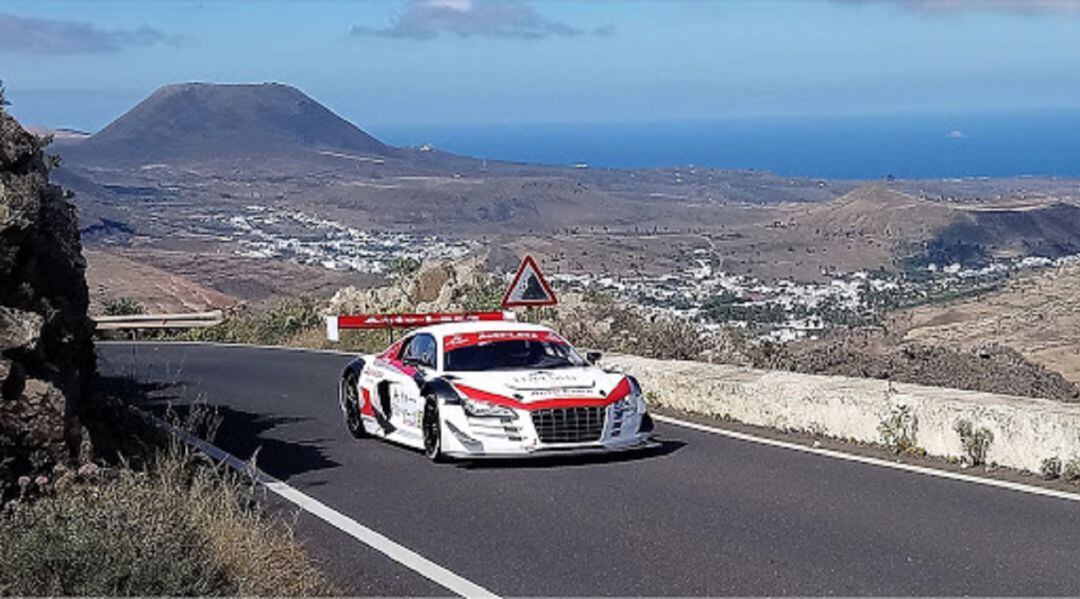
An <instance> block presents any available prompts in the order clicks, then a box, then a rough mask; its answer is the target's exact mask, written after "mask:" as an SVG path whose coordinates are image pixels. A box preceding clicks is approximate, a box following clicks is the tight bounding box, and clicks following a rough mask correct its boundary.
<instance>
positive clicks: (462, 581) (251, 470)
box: [155, 417, 499, 598]
mask: <svg viewBox="0 0 1080 599" xmlns="http://www.w3.org/2000/svg"><path fill="white" fill-rule="evenodd" d="M155 420H157V421H158V423H159V425H161V426H163V427H164V428H166V429H168V430H169V431H171V432H172V433H173V434H175V435H177V436H179V437H180V439H182V440H183V441H184V443H187V444H188V445H190V446H191V447H193V448H195V449H196V450H198V451H201V452H202V453H204V454H206V455H207V456H209V457H211V458H213V459H215V460H217V461H219V462H221V463H223V464H226V465H228V466H229V467H230V468H232V469H233V470H236V471H238V472H241V473H244V474H246V475H248V476H250V477H251V478H252V479H253V480H255V481H256V482H257V483H259V484H261V485H263V486H264V487H266V488H267V489H269V490H270V492H272V493H274V494H275V495H277V496H278V497H281V498H282V499H284V500H285V501H288V502H289V503H291V504H293V505H295V506H297V507H299V508H300V509H302V510H304V511H305V512H307V513H309V514H311V515H312V516H315V517H316V518H318V519H320V520H322V521H323V522H326V523H327V524H329V525H331V526H333V527H334V528H336V529H338V530H340V531H341V532H344V533H345V534H347V535H349V536H350V537H352V538H354V539H356V540H357V541H360V542H361V543H363V544H364V545H367V546H368V547H370V548H372V549H374V550H375V551H378V552H379V553H381V554H383V555H385V556H386V557H388V558H390V559H391V560H393V561H395V562H397V563H399V564H401V565H402V566H405V567H406V568H408V569H409V570H412V571H413V572H416V573H417V574H419V575H420V576H423V577H424V578H427V579H428V580H430V581H432V582H434V583H435V584H437V585H439V586H441V587H443V588H444V589H446V590H448V591H450V592H452V593H455V594H457V595H460V596H462V597H485V598H497V597H499V595H496V594H495V593H493V592H491V591H489V590H487V589H485V588H484V587H482V586H480V585H478V584H476V583H475V582H472V581H471V580H468V579H467V578H464V577H462V576H460V575H458V574H455V573H454V572H452V571H450V570H449V569H447V568H445V567H443V566H440V565H439V564H436V563H435V562H433V561H431V560H429V559H428V558H426V557H424V556H422V555H420V554H419V553H417V552H415V551H413V550H412V549H409V548H408V547H405V546H404V545H402V544H400V543H397V542H395V541H394V540H392V539H390V538H389V537H387V536H386V535H384V534H382V533H380V532H378V531H376V530H373V529H371V528H368V527H366V526H364V525H363V524H360V523H359V522H357V521H356V520H353V519H352V518H350V517H348V516H346V515H345V514H342V513H341V512H339V511H337V510H335V509H334V508H332V507H330V506H328V505H326V504H325V503H323V502H321V501H319V500H318V499H315V498H314V497H311V496H310V495H307V494H305V493H303V492H302V491H300V490H298V489H296V488H294V487H292V486H290V485H289V484H288V483H286V482H284V481H281V480H279V479H277V478H275V477H273V476H271V475H269V474H267V473H265V472H263V471H262V470H260V469H259V468H257V467H255V466H254V465H253V464H249V463H246V462H244V461H242V460H241V459H240V458H238V457H236V456H234V455H233V454H231V453H229V452H227V451H225V450H224V449H221V448H220V447H218V446H216V445H214V444H212V443H210V442H209V441H206V440H204V439H200V438H199V437H196V436H195V435H193V434H191V433H189V432H188V431H185V430H182V429H179V428H177V427H175V426H172V425H170V424H168V423H166V422H164V421H162V420H160V419H157V418H156V417H155Z"/></svg>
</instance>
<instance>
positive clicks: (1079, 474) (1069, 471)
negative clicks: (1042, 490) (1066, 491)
mask: <svg viewBox="0 0 1080 599" xmlns="http://www.w3.org/2000/svg"><path fill="white" fill-rule="evenodd" d="M1061 478H1063V479H1065V480H1067V481H1069V482H1071V483H1078V482H1080V458H1073V459H1071V460H1069V461H1068V462H1065V466H1064V467H1063V468H1062V469H1061Z"/></svg>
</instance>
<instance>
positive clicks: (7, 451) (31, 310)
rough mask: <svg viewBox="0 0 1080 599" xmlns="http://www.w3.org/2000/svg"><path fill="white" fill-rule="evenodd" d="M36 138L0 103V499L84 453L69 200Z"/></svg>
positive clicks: (87, 357)
mask: <svg viewBox="0 0 1080 599" xmlns="http://www.w3.org/2000/svg"><path fill="white" fill-rule="evenodd" d="M46 161H47V157H46V156H45V154H44V152H43V151H42V144H41V142H40V140H39V139H38V138H37V137H35V136H33V135H31V134H29V133H27V132H26V131H25V130H23V128H22V127H21V126H19V124H18V122H16V121H15V119H14V118H12V117H11V116H10V115H8V114H7V113H5V112H4V111H3V110H2V109H0V500H2V499H4V498H6V497H10V496H11V495H12V494H13V493H14V492H15V490H16V484H17V483H16V481H17V480H18V478H19V477H21V476H27V475H34V474H40V473H45V472H48V471H51V470H52V468H53V467H55V466H56V465H57V464H65V463H71V462H76V461H79V460H86V459H89V454H90V441H89V435H88V434H87V433H86V432H85V429H84V428H83V427H82V425H81V424H80V423H79V418H78V414H79V412H80V410H81V409H82V408H83V407H84V404H85V403H86V402H88V401H89V400H90V397H91V393H92V388H93V384H94V378H95V373H96V362H95V357H94V349H93V343H92V340H91V334H92V332H93V328H92V324H91V322H90V321H89V320H88V318H87V315H86V310H87V304H88V295H87V288H86V279H85V277H84V271H85V269H86V263H85V262H84V260H83V258H82V253H81V252H82V247H81V244H80V242H79V231H78V227H77V221H76V215H75V207H74V206H73V205H72V204H71V203H70V202H69V201H68V200H67V199H66V198H65V196H64V192H63V190H61V189H60V188H59V187H56V186H54V185H50V184H49V181H48V177H49V172H48V165H47V162H46Z"/></svg>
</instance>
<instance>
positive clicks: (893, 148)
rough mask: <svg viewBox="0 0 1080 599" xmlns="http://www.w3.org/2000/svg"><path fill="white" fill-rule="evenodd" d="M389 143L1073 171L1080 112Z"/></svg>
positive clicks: (809, 167)
mask: <svg viewBox="0 0 1080 599" xmlns="http://www.w3.org/2000/svg"><path fill="white" fill-rule="evenodd" d="M366 128H367V129H368V130H369V131H370V132H371V133H373V134H374V135H375V136H376V137H379V138H381V139H382V140H384V141H386V142H388V143H391V144H394V145H407V146H419V145H422V144H425V143H427V144H431V145H433V146H435V147H437V148H439V149H443V150H447V151H450V152H455V153H458V154H465V155H469V156H476V157H484V158H491V159H501V160H514V161H522V162H530V163H540V164H555V165H570V164H575V163H587V164H589V165H590V166H594V167H665V166H682V165H691V164H692V165H697V166H710V167H715V168H725V169H754V170H765V171H771V172H775V173H780V174H784V175H791V176H804V177H822V178H835V179H871V178H880V177H885V176H889V175H892V176H894V177H898V178H945V177H980V176H982V177H1008V176H1019V175H1054V176H1065V177H1068V176H1080V110H1076V109H1073V110H1055V111H1042V112H1037V113H994V114H968V115H958V114H948V115H904V116H858V117H830V118H802V119H799V118H774V119H766V118H755V119H732V120H714V121H671V122H646V123H643V122H635V123H534V124H528V123H524V124H499V125H477V124H460V125H445V124H408V125H402V124H393V125H390V124H387V125H381V126H380V125H371V126H368V127H366Z"/></svg>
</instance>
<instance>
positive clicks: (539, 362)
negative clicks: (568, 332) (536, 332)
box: [445, 340, 586, 372]
mask: <svg viewBox="0 0 1080 599" xmlns="http://www.w3.org/2000/svg"><path fill="white" fill-rule="evenodd" d="M445 358H446V360H445V363H446V370H449V371H459V372H460V371H465V372H475V371H480V370H533V369H548V368H571V367H575V366H585V365H586V363H585V360H583V359H582V358H581V356H579V355H578V354H577V352H575V351H574V349H573V348H572V347H570V346H569V345H567V344H566V343H562V342H558V341H532V340H507V341H492V342H490V343H480V344H476V345H468V346H465V347H458V348H456V349H452V350H450V351H448V352H446V355H445Z"/></svg>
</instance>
